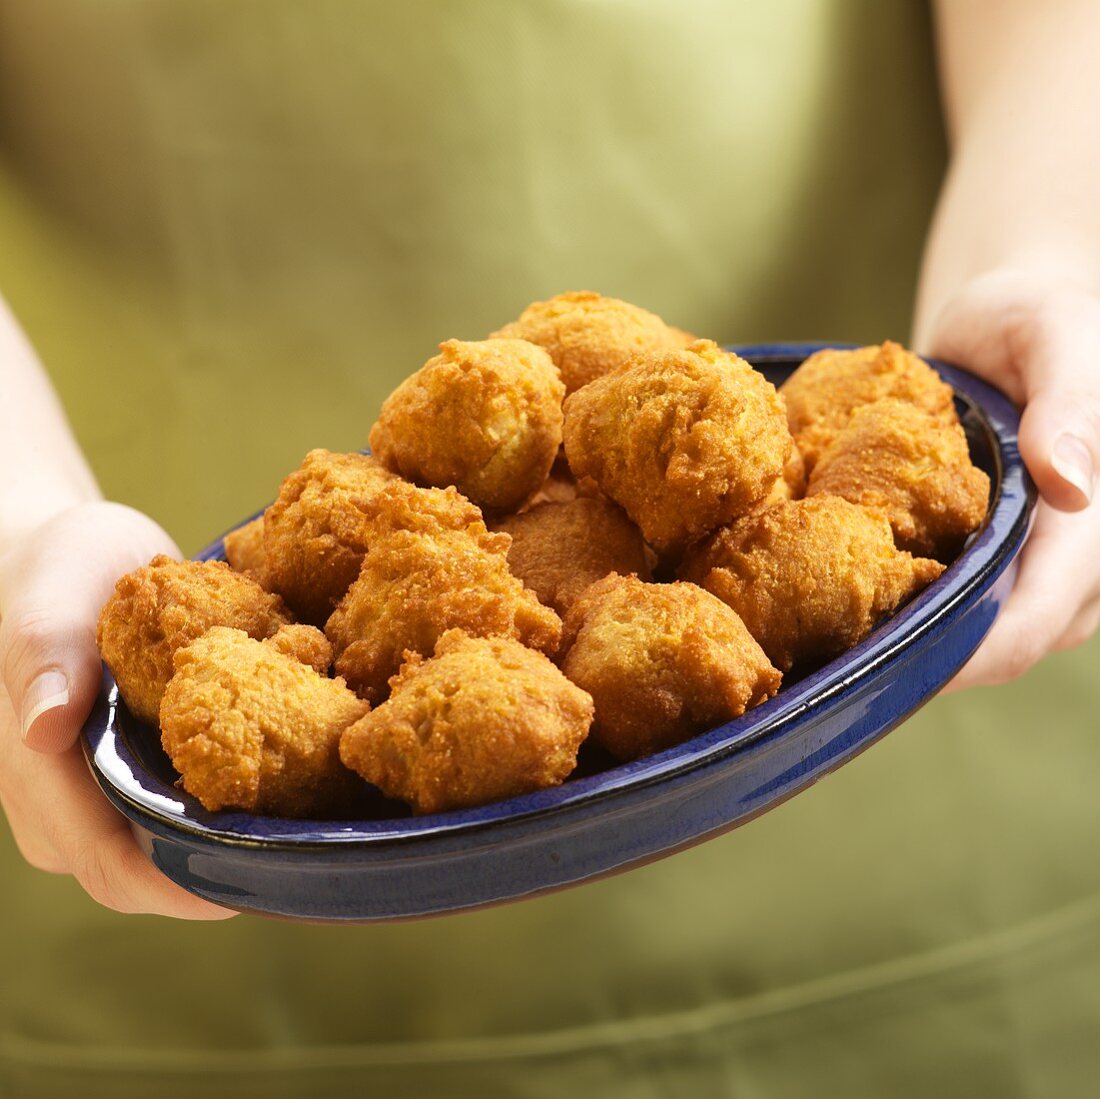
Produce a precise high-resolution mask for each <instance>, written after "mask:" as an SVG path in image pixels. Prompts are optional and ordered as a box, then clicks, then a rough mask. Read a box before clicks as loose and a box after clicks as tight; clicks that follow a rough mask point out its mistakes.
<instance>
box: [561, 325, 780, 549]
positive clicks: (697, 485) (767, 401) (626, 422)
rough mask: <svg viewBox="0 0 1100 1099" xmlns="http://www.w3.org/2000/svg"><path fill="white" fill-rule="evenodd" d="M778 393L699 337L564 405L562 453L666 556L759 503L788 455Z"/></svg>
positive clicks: (634, 363)
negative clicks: (686, 347)
mask: <svg viewBox="0 0 1100 1099" xmlns="http://www.w3.org/2000/svg"><path fill="white" fill-rule="evenodd" d="M791 445H792V444H791V437H790V433H789V432H788V430H787V422H786V416H785V413H784V409H783V404H782V402H781V401H780V399H779V397H778V395H777V394H776V391H775V388H774V387H773V386H772V385H771V383H770V382H768V381H767V379H766V378H764V376H763V375H762V374H759V373H757V372H756V371H755V370H753V368H752V367H751V366H750V365H749V364H748V363H747V362H745V361H744V360H743V359H740V358H738V357H737V356H736V355H733V354H731V353H729V352H727V351H723V350H722V349H721V348H720V347H719V346H718V345H717V344H715V343H713V342H711V341H710V340H700V341H698V342H697V343H694V344H692V345H691V347H690V348H688V349H686V350H682V351H666V352H661V353H659V354H644V355H640V356H638V357H637V358H636V359H633V360H631V362H630V363H629V364H628V365H627V366H625V367H623V368H622V369H620V370H618V371H617V372H616V373H614V374H609V375H606V376H604V377H602V378H599V379H597V380H596V381H594V382H592V383H591V384H589V385H587V386H585V387H584V389H582V390H579V391H578V392H576V393H574V394H572V395H571V396H570V397H567V398H566V401H565V451H566V455H567V456H568V458H569V465H570V468H571V469H572V470H573V472H574V473H575V474H576V475H577V476H591V477H593V478H594V479H595V480H596V483H597V484H598V485H599V486H600V489H601V491H602V492H604V493H605V494H606V495H607V496H609V497H610V498H611V499H612V500H614V501H615V502H616V503H617V504H619V505H620V506H621V507H622V508H623V509H624V510H625V511H626V513H627V514H628V515H629V516H630V518H631V519H633V520H634V522H635V523H637V524H638V526H639V527H640V528H641V530H642V534H643V535H644V536H645V539H646V541H647V542H649V543H650V544H651V545H652V546H653V547H654V548H655V549H656V550H658V551H659V552H661V553H670V554H675V553H677V552H678V551H679V550H681V549H682V548H683V547H684V546H686V545H687V544H689V543H690V542H692V541H694V540H696V539H698V538H701V537H702V536H703V535H705V534H706V533H708V532H709V531H711V530H714V529H715V528H716V527H718V526H721V525H722V524H723V523H728V522H729V521H730V520H731V519H733V518H735V517H736V516H738V515H743V514H745V513H746V512H748V511H750V510H751V509H752V508H753V507H754V506H755V505H757V504H759V503H760V502H761V501H762V500H763V499H764V498H765V497H766V496H767V494H768V492H769V491H770V490H771V487H772V485H773V484H774V483H775V480H776V478H777V477H779V476H780V475H781V474H782V471H783V467H784V464H785V463H786V461H787V459H788V457H789V456H790V451H791Z"/></svg>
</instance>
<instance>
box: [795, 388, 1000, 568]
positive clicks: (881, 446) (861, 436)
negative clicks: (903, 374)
mask: <svg viewBox="0 0 1100 1099" xmlns="http://www.w3.org/2000/svg"><path fill="white" fill-rule="evenodd" d="M821 493H827V494H830V495H833V496H843V497H844V499H846V500H850V501H851V502H852V503H853V504H859V505H861V506H862V507H865V508H873V509H875V510H877V511H881V512H882V513H883V514H884V515H885V516H886V517H887V519H889V521H890V526H891V528H892V529H893V531H894V542H895V543H896V544H897V546H898V548H899V549H904V550H908V551H909V552H910V553H913V554H916V555H918V556H921V557H935V558H937V559H938V560H940V561H950V560H951V559H952V558H953V557H955V555H956V554H957V553H958V552H959V550H960V549H961V548H962V544H963V542H965V541H966V537H967V535H969V534H970V533H971V532H972V531H974V530H977V528H978V526H979V525H980V524H981V521H982V520H983V519H984V518H985V511H986V506H987V503H988V500H989V478H988V477H987V476H986V475H985V474H984V473H983V472H982V471H981V470H980V469H977V468H976V467H975V466H974V464H973V463H972V462H971V461H970V451H969V448H968V447H967V443H966V433H965V432H964V431H963V429H962V426H961V425H960V424H957V423H956V424H945V423H943V422H942V421H941V420H938V419H937V418H936V417H935V416H931V415H929V414H928V413H927V412H925V411H924V410H923V409H921V408H917V407H916V406H915V405H911V404H907V403H906V402H905V401H898V400H893V399H887V400H882V401H876V402H875V403H874V404H869V405H864V406H862V407H861V408H857V409H856V410H855V411H854V412H853V413H852V418H851V419H850V420H849V421H848V424H847V426H846V427H845V428H844V429H843V430H841V431H840V432H839V434H838V435H837V436H836V438H835V439H834V440H833V443H832V445H831V446H830V447H829V448H828V450H826V451H825V453H824V454H822V456H821V457H820V458H819V459H818V462H817V465H816V466H815V467H814V473H813V477H812V478H811V480H810V487H809V490H808V494H809V495H810V496H816V495H820V494H821Z"/></svg>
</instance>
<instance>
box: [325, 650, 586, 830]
mask: <svg viewBox="0 0 1100 1099" xmlns="http://www.w3.org/2000/svg"><path fill="white" fill-rule="evenodd" d="M591 721H592V700H591V698H589V696H588V695H587V694H585V692H584V691H582V690H580V689H579V688H577V687H575V686H574V685H573V684H572V683H570V682H569V681H568V680H567V679H566V678H565V676H563V675H562V674H561V672H560V671H558V669H557V668H556V667H554V665H553V664H552V663H551V662H550V661H549V660H548V659H547V658H546V657H545V656H543V655H542V654H541V653H537V652H533V651H532V650H530V649H527V648H524V647H523V646H522V645H520V644H518V643H517V642H515V641H512V640H508V639H507V638H501V637H493V638H474V637H470V636H469V635H468V634H466V633H464V632H463V631H462V630H449V631H448V632H447V633H445V634H444V635H443V636H442V637H441V638H440V640H439V643H438V645H437V646H436V648H435V657H434V658H433V659H431V660H423V659H421V658H419V657H415V656H414V657H411V659H409V660H408V661H406V663H405V664H404V666H403V667H402V669H401V671H400V674H399V675H397V676H395V677H394V680H393V693H392V694H391V696H390V698H389V700H388V701H387V702H384V703H383V704H382V705H381V706H379V707H378V708H377V709H376V710H374V711H373V712H372V713H370V714H368V715H367V716H366V717H364V718H362V719H361V720H360V721H358V722H357V723H356V724H355V725H352V726H351V727H350V728H349V729H348V730H347V731H346V732H345V733H344V735H343V738H342V739H341V742H340V756H341V758H342V759H343V761H344V763H345V764H346V765H347V766H348V767H350V768H352V769H353V770H355V771H357V772H358V773H359V774H360V775H362V777H363V778H365V779H366V780H367V781H368V782H371V783H373V784H374V785H375V786H377V787H378V788H379V789H381V790H382V792H383V793H385V794H387V795H388V796H390V797H396V798H400V799H402V800H403V801H405V802H407V803H408V804H409V805H411V806H412V808H413V809H414V811H415V812H417V813H438V812H443V811H446V810H448V809H459V808H463V807H467V806H472V805H483V804H485V803H487V802H491V801H498V800H500V799H501V798H507V797H514V796H516V795H518V794H524V793H528V792H530V791H532V790H539V789H542V788H543V787H546V786H556V785H558V784H559V783H561V782H562V781H563V780H564V779H565V778H566V777H567V776H568V775H569V773H570V772H571V771H572V770H573V768H574V767H575V766H576V761H577V749H578V748H579V747H580V744H581V742H582V741H583V740H584V738H585V736H586V735H587V733H588V727H589V725H590V723H591Z"/></svg>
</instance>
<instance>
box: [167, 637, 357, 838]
mask: <svg viewBox="0 0 1100 1099" xmlns="http://www.w3.org/2000/svg"><path fill="white" fill-rule="evenodd" d="M175 667H176V674H175V675H174V676H173V677H172V681H171V682H170V683H169V684H168V689H167V690H166V691H165V693H164V700H163V702H162V703H161V707H160V725H161V743H162V744H163V745H164V750H165V751H166V752H167V753H168V756H169V758H170V759H171V760H172V765H173V766H174V767H175V768H176V770H177V771H179V773H180V775H181V776H182V784H183V788H184V789H185V790H186V791H187V792H188V793H189V794H191V795H192V796H193V797H196V798H198V800H199V801H200V802H202V804H203V805H204V806H205V807H206V808H207V809H209V810H211V811H216V810H218V809H247V810H248V811H249V812H254V813H267V814H271V815H275V816H286V817H307V816H329V815H332V814H335V813H339V812H341V811H342V810H344V809H345V808H346V807H347V805H348V803H349V801H350V800H351V798H352V797H353V796H354V794H355V792H356V790H357V788H359V783H358V780H357V779H356V778H355V776H354V775H352V774H351V772H350V771H348V770H347V769H346V768H345V767H344V766H343V764H341V762H340V755H339V745H340V734H341V733H342V732H343V731H344V730H345V729H346V728H347V727H348V726H349V725H351V724H352V723H353V722H355V721H358V720H359V718H361V717H362V716H363V715H364V714H366V713H367V712H368V711H369V709H370V707H369V706H368V704H367V703H366V702H363V701H362V700H361V699H358V698H356V697H355V695H354V694H352V692H351V691H349V690H348V689H347V687H346V686H345V685H344V683H343V681H342V680H340V679H327V678H325V677H324V676H320V675H318V674H317V673H316V672H315V671H314V670H313V669H312V668H310V667H309V666H308V665H307V664H303V663H302V662H301V661H299V660H296V659H295V658H294V657H293V656H288V655H286V654H285V653H283V652H279V651H278V650H277V648H276V647H275V646H274V645H270V644H268V643H266V642H265V643H262V644H261V643H260V642H258V641H253V640H252V639H251V638H250V637H249V636H248V635H247V634H246V633H243V632H242V631H240V630H233V629H226V628H223V627H215V628H214V629H212V630H208V631H207V632H206V633H205V634H203V636H202V637H200V638H199V639H198V640H196V641H193V642H192V643H191V644H190V645H188V646H186V647H185V648H183V649H180V650H178V651H177V653H176V655H175Z"/></svg>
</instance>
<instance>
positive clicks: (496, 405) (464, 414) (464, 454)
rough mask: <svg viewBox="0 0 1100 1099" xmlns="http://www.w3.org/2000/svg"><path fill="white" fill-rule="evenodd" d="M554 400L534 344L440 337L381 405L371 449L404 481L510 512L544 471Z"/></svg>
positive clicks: (556, 416) (557, 413) (544, 361)
mask: <svg viewBox="0 0 1100 1099" xmlns="http://www.w3.org/2000/svg"><path fill="white" fill-rule="evenodd" d="M564 396H565V387H564V386H563V385H562V382H561V377H560V376H559V374H558V368H557V367H556V366H555V365H554V364H553V362H552V361H551V359H550V356H549V355H547V353H546V352H545V351H544V350H543V349H542V348H541V347H536V346H535V345H534V344H532V343H527V342H526V341H524V340H511V339H489V340H481V341H480V342H475V343H464V342H463V341H461V340H447V341H446V343H441V344H440V345H439V354H438V355H436V356H435V358H433V359H429V360H428V361H427V362H426V363H425V364H424V365H423V366H422V367H421V368H420V369H419V370H418V371H417V372H416V373H415V374H413V375H412V376H411V377H408V378H406V379H405V380H404V381H403V382H402V383H401V384H400V385H399V386H398V387H397V389H395V390H394V391H393V393H391V394H390V395H389V397H387V398H386V401H385V403H384V404H383V405H382V411H381V413H380V414H379V417H378V422H377V423H376V424H375V425H374V427H373V428H371V433H370V445H371V449H372V450H373V452H374V453H375V454H376V455H377V456H378V460H379V461H380V462H382V463H383V464H384V465H385V466H387V468H389V469H391V470H393V471H394V472H395V473H399V474H401V476H402V477H407V478H408V479H409V480H410V481H416V482H418V483H420V484H427V485H435V486H438V487H445V486H447V485H454V486H455V487H456V488H457V489H458V491H459V492H461V493H462V494H463V495H464V496H467V497H469V499H470V500H472V501H473V502H474V503H475V504H477V505H478V506H479V507H482V508H485V509H486V510H487V511H493V512H507V511H513V510H515V509H516V508H517V507H519V506H520V504H522V503H523V502H524V500H526V499H527V498H528V497H529V496H531V495H532V494H533V493H534V492H535V491H536V489H538V487H539V486H540V485H541V484H542V483H543V482H544V481H545V480H546V475H547V474H548V473H549V472H550V467H551V465H552V464H553V462H554V458H555V456H556V455H557V453H558V447H559V446H560V445H561V422H562V413H561V402H562V398H563V397H564Z"/></svg>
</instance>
